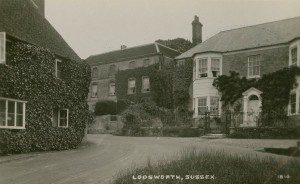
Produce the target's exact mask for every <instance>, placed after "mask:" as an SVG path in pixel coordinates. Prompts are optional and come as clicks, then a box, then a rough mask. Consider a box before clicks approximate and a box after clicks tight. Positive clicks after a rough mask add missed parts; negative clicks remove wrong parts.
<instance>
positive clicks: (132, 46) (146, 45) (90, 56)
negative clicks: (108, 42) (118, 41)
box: [86, 43, 155, 59]
mask: <svg viewBox="0 0 300 184" xmlns="http://www.w3.org/2000/svg"><path fill="white" fill-rule="evenodd" d="M152 44H153V45H155V43H147V44H142V45H136V46H132V47H127V48H125V49H123V50H128V49H133V48H138V47H144V46H148V45H152ZM116 51H122V49H115V50H111V51H107V52H103V53H100V54H94V55H90V56H89V57H87V58H86V59H88V58H90V57H95V56H100V55H103V54H108V53H112V52H116Z"/></svg>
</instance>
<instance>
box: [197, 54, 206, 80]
mask: <svg viewBox="0 0 300 184" xmlns="http://www.w3.org/2000/svg"><path fill="white" fill-rule="evenodd" d="M201 77H207V58H201V59H199V78H201Z"/></svg>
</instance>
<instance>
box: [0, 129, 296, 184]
mask: <svg viewBox="0 0 300 184" xmlns="http://www.w3.org/2000/svg"><path fill="white" fill-rule="evenodd" d="M295 144H296V140H237V139H234V140H233V139H201V138H167V137H161V138H156V137H118V136H112V135H88V144H86V145H83V146H81V147H80V148H78V149H76V150H68V151H60V152H44V153H30V154H22V155H12V156H4V157H0V183H1V184H2V183H3V184H83V183H89V184H94V183H95V184H96V183H97V184H98V183H111V182H112V180H113V177H115V176H116V174H117V173H118V172H120V171H122V170H125V169H128V168H132V167H138V166H141V165H144V164H146V163H147V162H148V161H150V162H157V161H159V160H162V159H174V158H176V157H177V156H178V154H177V153H179V152H180V151H182V150H184V149H186V148H189V147H191V146H192V147H195V148H197V149H199V150H200V151H210V150H224V151H225V152H228V153H237V154H239V155H244V154H249V155H253V156H261V157H263V156H273V157H275V158H277V159H281V160H285V159H289V157H285V156H278V155H272V154H267V153H261V152H256V151H254V149H258V148H261V147H265V146H268V147H289V146H295Z"/></svg>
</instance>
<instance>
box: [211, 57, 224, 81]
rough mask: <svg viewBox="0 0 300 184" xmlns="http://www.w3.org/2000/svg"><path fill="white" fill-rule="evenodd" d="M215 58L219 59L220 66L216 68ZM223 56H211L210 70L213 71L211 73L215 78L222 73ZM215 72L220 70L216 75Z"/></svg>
mask: <svg viewBox="0 0 300 184" xmlns="http://www.w3.org/2000/svg"><path fill="white" fill-rule="evenodd" d="M213 60H218V61H219V68H218V69H215V68H213V64H212V63H213ZM221 66H222V65H221V58H219V57H211V58H210V72H211V75H212V77H213V78H217V77H219V76H220V75H221ZM213 72H218V74H217V75H216V76H214V74H213Z"/></svg>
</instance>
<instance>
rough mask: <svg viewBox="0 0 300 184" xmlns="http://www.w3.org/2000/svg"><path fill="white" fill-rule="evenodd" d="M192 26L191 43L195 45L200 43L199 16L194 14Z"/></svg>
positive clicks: (200, 26)
mask: <svg viewBox="0 0 300 184" xmlns="http://www.w3.org/2000/svg"><path fill="white" fill-rule="evenodd" d="M192 26H193V44H194V45H197V44H199V43H202V26H203V25H202V24H201V22H199V17H198V16H197V15H195V17H194V20H193V22H192Z"/></svg>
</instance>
